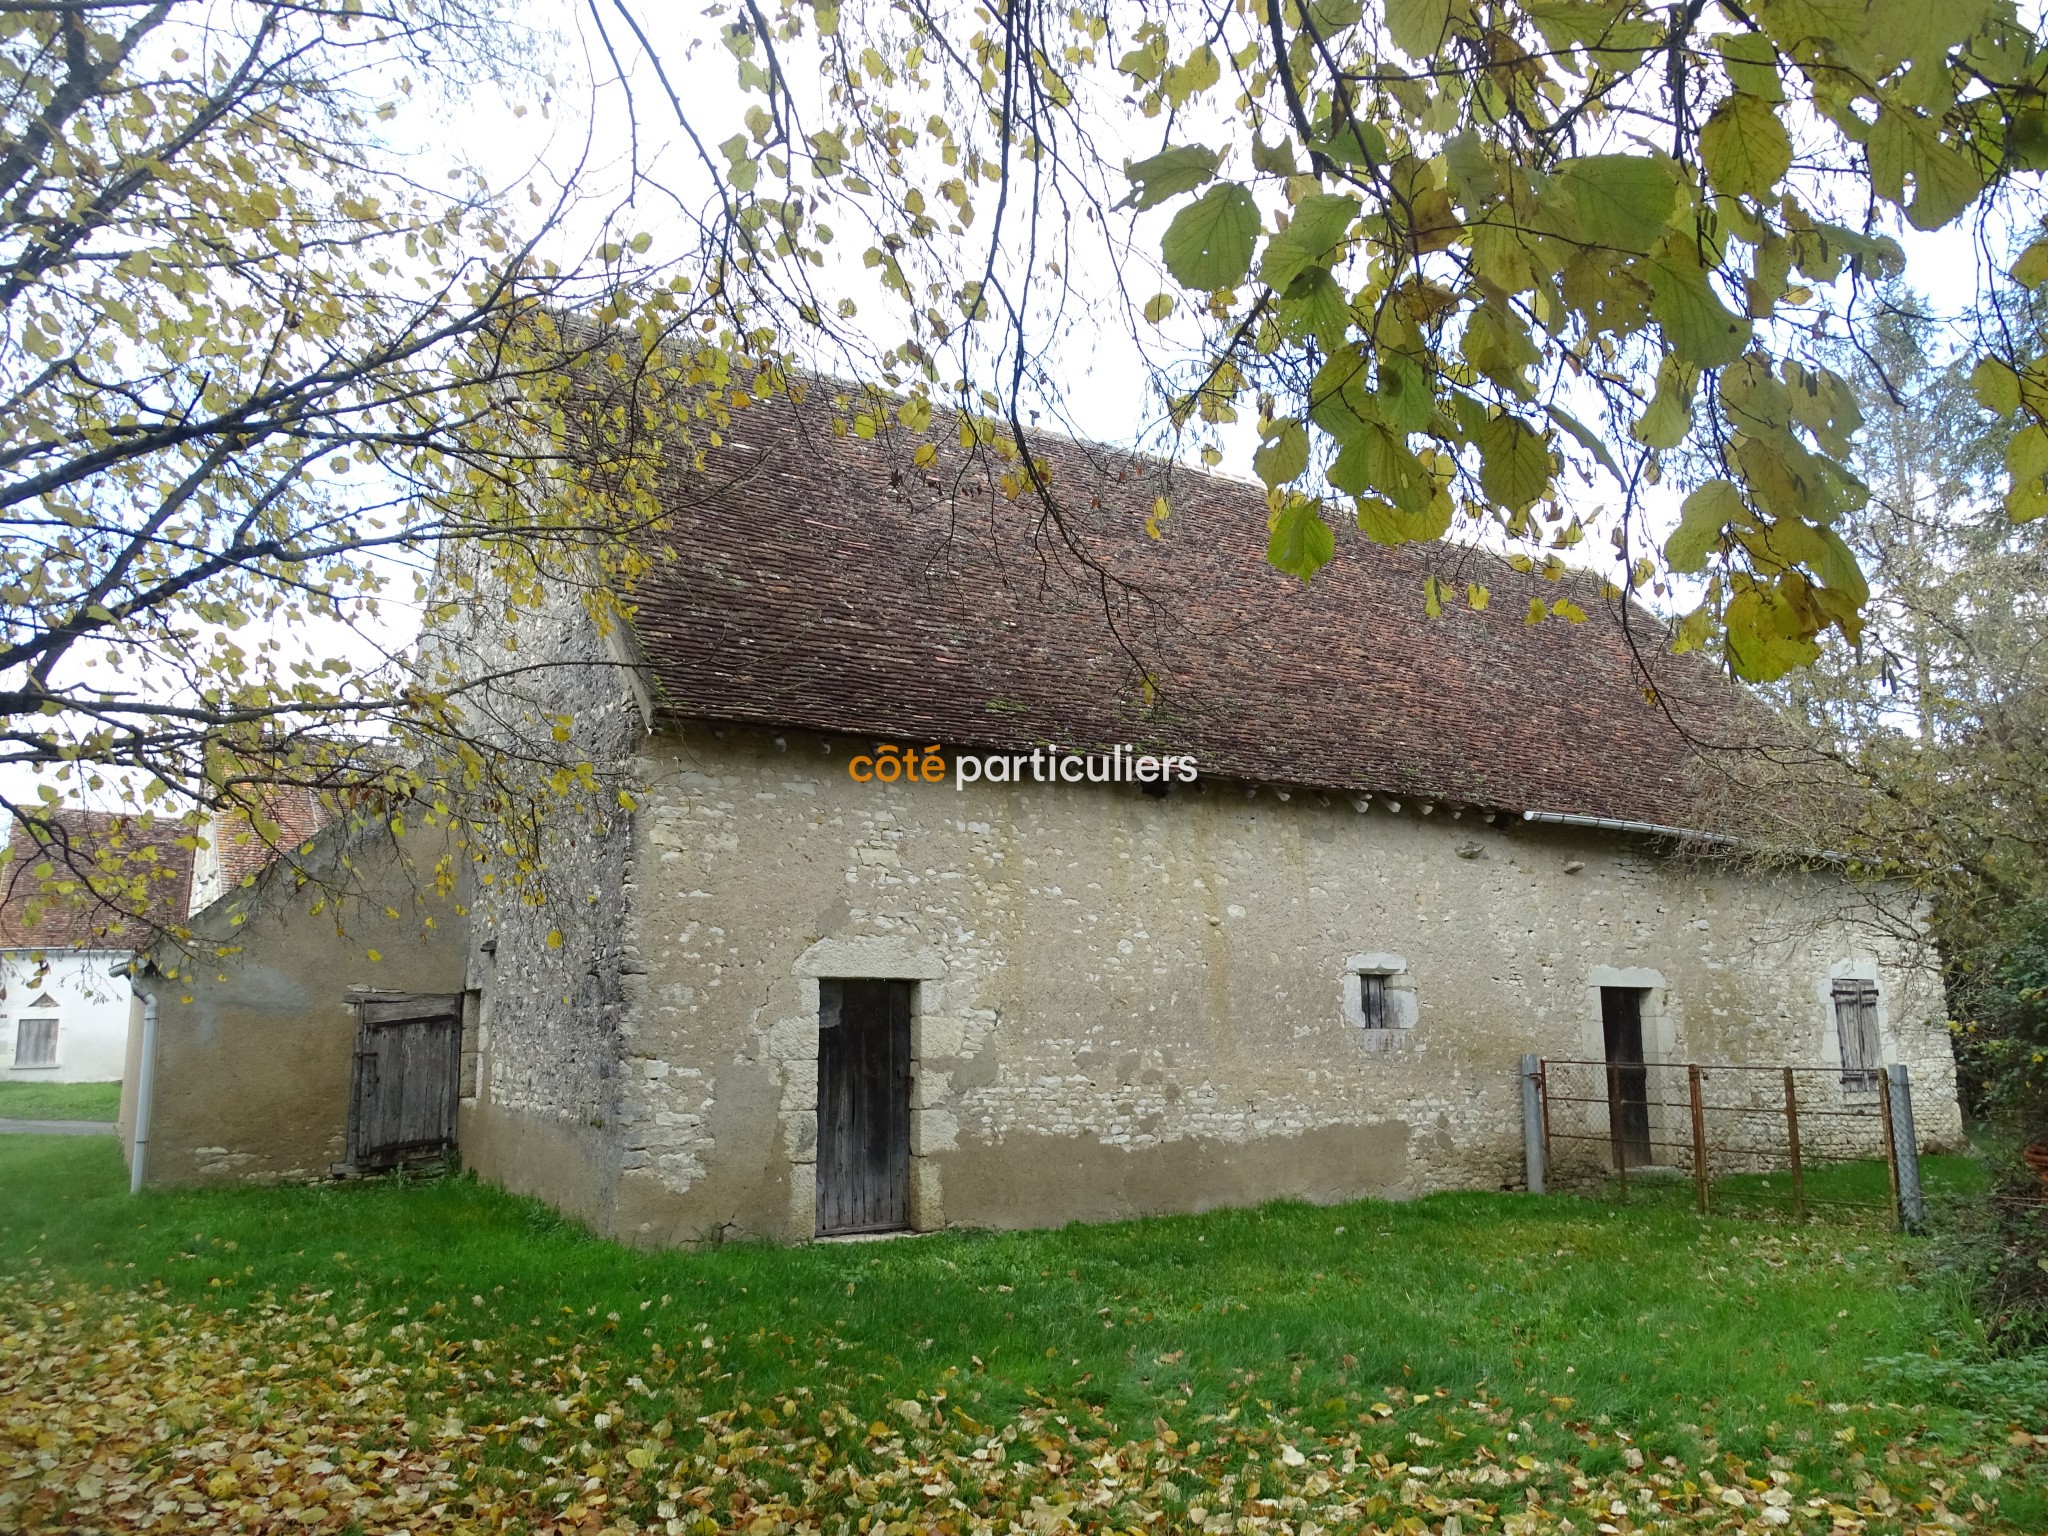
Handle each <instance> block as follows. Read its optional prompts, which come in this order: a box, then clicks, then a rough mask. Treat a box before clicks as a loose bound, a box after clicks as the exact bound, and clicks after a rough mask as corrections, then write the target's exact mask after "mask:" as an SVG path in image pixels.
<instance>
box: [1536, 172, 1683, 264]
mask: <svg viewBox="0 0 2048 1536" xmlns="http://www.w3.org/2000/svg"><path fill="white" fill-rule="evenodd" d="M1679 185H1680V182H1679V173H1678V166H1677V163H1676V162H1675V161H1672V160H1669V159H1667V158H1666V157H1664V156H1663V155H1584V156H1581V157H1580V158H1578V159H1576V160H1566V161H1564V162H1562V163H1561V164H1559V166H1558V167H1557V169H1556V170H1555V171H1553V172H1551V174H1550V175H1549V176H1548V177H1547V178H1546V179H1545V182H1544V185H1543V189H1542V190H1543V195H1544V198H1545V201H1546V205H1547V207H1548V209H1549V211H1550V213H1551V214H1552V219H1553V227H1554V229H1555V231H1556V233H1558V234H1560V235H1562V236H1563V237H1564V238H1565V239H1567V240H1572V241H1576V242H1577V243H1579V244H1582V245H1597V246H1602V247H1605V248H1608V249H1611V250H1617V251H1629V252H1632V253H1634V254H1637V255H1641V254H1644V253H1646V252H1647V251H1648V250H1649V249H1650V248H1651V247H1652V246H1653V245H1655V244H1656V243H1657V239H1658V237H1659V236H1660V235H1662V234H1663V233H1664V228H1665V226H1666V225H1667V224H1668V223H1669V222H1670V220H1671V215H1672V210H1673V208H1674V207H1675V206H1676V204H1677V201H1678V189H1679Z"/></svg>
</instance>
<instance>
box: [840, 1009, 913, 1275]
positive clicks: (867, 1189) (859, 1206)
mask: <svg viewBox="0 0 2048 1536" xmlns="http://www.w3.org/2000/svg"><path fill="white" fill-rule="evenodd" d="M909 1225H910V983H909V982H907V981H837V980H826V981H821V982H819V983H818V1235H819V1236H821V1237H826V1236H831V1235H833V1234H835V1233H842V1232H894V1231H901V1230H902V1229H903V1228H905V1227H907V1226H909Z"/></svg>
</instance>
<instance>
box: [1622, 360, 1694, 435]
mask: <svg viewBox="0 0 2048 1536" xmlns="http://www.w3.org/2000/svg"><path fill="white" fill-rule="evenodd" d="M1698 386H1699V370H1698V369H1697V368H1694V367H1693V366H1692V365H1691V364H1689V363H1684V362H1681V361H1679V359H1678V358H1676V357H1666V358H1665V359H1664V361H1663V362H1662V363H1660V364H1658V365H1657V393H1656V395H1655V397H1654V398H1652V399H1651V401H1650V404H1649V407H1648V409H1646V410H1645V411H1644V412H1643V414H1642V417H1641V419H1640V420H1638V421H1637V422H1636V424H1635V425H1634V426H1633V427H1631V428H1630V429H1629V434H1630V435H1631V436H1632V437H1634V438H1635V440H1636V441H1637V442H1639V443H1641V444H1642V445H1643V446H1644V447H1646V448H1657V449H1664V448H1676V447H1677V446H1678V445H1679V444H1680V443H1682V442H1684V441H1685V438H1686V434H1687V433H1689V432H1690V431H1692V396H1693V391H1694V390H1695V389H1696V388H1698Z"/></svg>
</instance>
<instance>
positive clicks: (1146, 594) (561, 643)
mask: <svg viewBox="0 0 2048 1536" xmlns="http://www.w3.org/2000/svg"><path fill="white" fill-rule="evenodd" d="M831 418H832V413H831V412H830V411H829V410H827V409H825V408H824V407H823V406H822V405H796V404H792V403H791V402H790V401H789V400H787V399H786V398H785V399H778V400H775V401H772V402H769V403H766V404H758V405H756V406H754V407H752V408H750V409H748V410H745V411H742V412H740V413H738V415H737V416H736V418H735V421H734V424H733V427H732V429H731V431H730V433H729V434H728V435H727V439H726V441H725V442H724V443H723V444H722V445H721V446H720V447H718V448H716V449H715V450H713V451H712V452H711V453H710V455H709V461H708V463H706V464H704V465H703V466H701V467H700V468H698V469H695V470H692V471H690V472H688V473H682V472H679V473H677V474H676V476H675V477H674V479H673V482H672V484H671V485H670V488H669V497H670V507H669V510H670V512H671V513H672V514H673V534H672V539H671V543H670V546H669V547H668V549H667V550H666V552H665V554H664V556H663V558H662V559H661V560H660V561H659V562H658V564H657V568H656V569H655V571H654V573H653V574H652V576H651V577H649V578H648V579H647V580H646V581H645V583H644V585H643V586H642V587H641V588H639V589H638V590H637V591H635V592H634V593H633V594H632V602H633V605H634V620H633V623H632V625H631V626H630V633H623V634H622V633H620V632H618V630H617V629H616V628H613V627H608V626H599V625H595V624H592V623H591V622H589V621H588V620H587V619H585V617H584V616H583V610H582V606H581V605H580V604H578V603H575V602H572V601H569V600H567V599H565V600H564V602H563V604H562V605H561V607H560V609H559V611H557V612H556V613H554V614H553V615H552V616H551V617H550V618H549V619H548V621H547V622H544V623H543V622H535V623H533V624H531V625H528V626H526V628H525V629H524V630H523V632H522V633H521V634H520V636H519V637H518V643H519V648H520V651H521V653H522V656H523V657H525V658H526V659H527V660H528V661H533V660H534V659H535V658H539V660H540V662H541V663H542V664H541V665H537V666H536V667H535V668H534V670H533V672H532V673H531V674H530V675H532V676H533V677H535V678H536V679H538V681H536V682H535V683H534V684H533V685H532V689H533V691H532V693H531V696H530V697H528V698H525V699H523V700H522V699H519V698H517V697H516V696H515V697H513V698H512V700H511V703H512V705H513V707H515V708H518V707H524V708H527V709H528V710H530V711H531V712H532V713H533V714H534V716H535V718H536V720H537V721H538V720H539V719H540V717H541V716H543V715H553V716H559V715H560V714H563V713H569V714H573V716H574V718H575V721H576V727H575V728H576V731H577V732H578V740H579V742H580V743H581V744H582V745H583V746H584V747H585V748H587V750H588V751H589V752H590V753H592V754H593V756H594V760H595V761H597V762H598V763H599V764H600V765H601V766H603V767H605V768H606V769H607V771H610V772H612V773H615V774H616V775H617V776H618V777H619V779H620V780H621V781H622V784H623V787H624V789H625V795H624V797H623V798H622V799H621V800H620V802H619V804H620V809H618V810H617V811H616V813H614V814H612V815H610V816H608V817H602V818H595V819H590V820H580V819H568V818H565V819H564V820H563V821H562V822H561V823H559V824H558V825H557V826H556V828H555V830H554V833H553V837H552V844H551V847H550V848H549V850H548V854H547V862H548V868H549V885H550V897H549V900H548V903H547V905H546V906H544V907H542V908H540V909H537V910H536V909H533V908H530V907H527V906H524V905H521V904H520V903H518V902H516V901H510V900H505V899H502V898H496V897H494V895H493V892H492V890H490V889H485V890H481V891H479V892H478V893H477V906H476V908H475V912H474V915H473V917H472V919H471V931H470V933H469V935H468V954H469V959H468V976H467V991H468V993H469V994H470V996H471V997H472V998H473V1000H474V1024H475V1029H474V1038H473V1040H472V1041H471V1042H470V1044H471V1046H472V1047H473V1070H469V1069H465V1072H464V1087H463V1097H462V1101H461V1109H460V1141H461V1148H462V1154H463V1156H464V1158H465V1160H466V1161H467V1162H468V1163H469V1165H470V1166H472V1167H474V1168H476V1169H477V1170H478V1171H479V1172H481V1173H482V1174H483V1175H485V1176H486V1177H489V1178H492V1179H495V1180H498V1181H500V1182H502V1183H504V1184H505V1185H508V1186H510V1187H511V1188H513V1189H516V1190H522V1191H527V1192H530V1193H533V1194H535V1195H538V1196H540V1197H542V1198H544V1199H546V1200H548V1201H550V1202H552V1203H554V1204H555V1205H557V1206H559V1207H561V1208H563V1209H565V1210H567V1211H569V1212H571V1213H573V1214H575V1215H577V1216H579V1217H581V1218H583V1219H585V1220H587V1221H588V1222H590V1223H591V1224H592V1225H594V1226H595V1227H596V1228H597V1229H599V1230H600V1231H603V1232H606V1233H609V1234H612V1235H615V1236H618V1237H621V1238H624V1239H627V1240H631V1241H635V1242H642V1243H690V1242H697V1241H705V1240H713V1239H716V1238H719V1237H722V1236H736V1235H751V1236H760V1237H766V1238H773V1239H781V1240H793V1241H794V1240H807V1239H810V1238H813V1237H816V1236H831V1235H836V1234H842V1233H855V1232H862V1231H882V1230H899V1229H911V1230H929V1229H933V1228H938V1227H942V1226H951V1225H984V1226H992V1227H1016V1226H1027V1225H1041V1224H1051V1223H1060V1222H1065V1221H1069V1220H1074V1219H1081V1220H1104V1219H1110V1218H1116V1217H1124V1216H1134V1215H1139V1214H1143V1213H1149V1212H1166V1211H1191V1210H1201V1209H1204V1208H1208V1207H1214V1206H1219V1205H1227V1204H1240V1203H1249V1202H1254V1201H1262V1200H1268V1199H1273V1198H1276V1197H1294V1198H1301V1199H1307V1200H1313V1201H1334V1200H1339V1199H1344V1198H1350V1197H1356V1196H1364V1195H1386V1196H1405V1195H1414V1194H1421V1193H1424V1192H1427V1191H1431V1190H1439V1189H1453V1188H1486V1189H1494V1188H1501V1187H1511V1186H1514V1185H1515V1184H1517V1183H1518V1182H1519V1180H1520V1178H1521V1168H1522V1163H1521V1111H1520V1105H1519V1100H1518V1063H1519V1059H1520V1057H1521V1056H1522V1054H1523V1053H1524V1052H1531V1051H1533V1052H1538V1053H1541V1054H1544V1055H1546V1056H1552V1057H1574V1058H1586V1059H1590V1060H1594V1061H1598V1060H1601V1059H1603V1057H1604V1056H1606V1055H1607V1054H1608V1053H1609V1052H1610V1051H1613V1052H1618V1053H1620V1059H1639V1060H1644V1061H1649V1062H1659V1061H1667V1062H1678V1061H1726V1062H1754V1063H1781V1062H1793V1063H1803V1064H1808V1065H1813V1066H1825V1065H1836V1066H1839V1067H1840V1068H1841V1069H1842V1074H1843V1077H1844V1079H1845V1081H1846V1080H1858V1081H1860V1080H1861V1079H1862V1077H1863V1076H1867V1074H1868V1069H1869V1068H1870V1067H1871V1066H1872V1065H1873V1062H1874V1059H1881V1061H1882V1062H1887V1063H1889V1062H1901V1063H1905V1064H1907V1065H1908V1066H1909V1067H1910V1069H1911V1072H1912V1075H1913V1080H1914V1083H1915V1085H1916V1098H1917V1102H1918V1112H1919V1113H1918V1119H1919V1126H1920V1130H1921V1133H1922V1139H1923V1142H1924V1143H1927V1144H1941V1143H1944V1142H1949V1141H1953V1140H1955V1139H1956V1138H1957V1137H1958V1136H1959V1134H1960V1122H1959V1117H1958V1111H1957V1106H1956V1100H1955V1093H1954V1070H1953V1064H1952V1060H1951V1057H1950V1051H1949V1043H1948V1036H1947V1034H1946V1031H1945V1027H1944V1023H1943V1013H1944V1008H1943V998H1942V993H1941V989H1940V984H1939V980H1938V975H1937V972H1936V970H1935V968H1934V966H1933V964H1932V957H1931V955H1930V954H1928V953H1925V952H1923V951H1922V950H1921V949H1920V948H1918V947H1917V946H1915V945H1913V944H1911V943H1910V942H1907V941H1904V940H1901V939H1900V938H1899V937H1898V936H1897V934H1896V932H1895V931H1888V930H1886V929H1884V928H1882V927H1881V926H1880V925H1876V924H1873V923H1869V922H1866V921H1864V920H1863V915H1864V913H1865V910H1866V908H1865V901H1866V893H1864V892H1860V891H1858V890H1857V889H1855V888H1854V887H1852V886H1851V885H1849V884H1848V883H1847V882H1845V881H1844V880H1843V879H1842V878H1840V877H1839V876H1838V875H1837V874H1836V873H1835V872H1834V871H1833V870H1832V869H1831V868H1829V867H1827V866H1825V865H1818V866H1816V867H1815V868H1813V869H1812V870H1809V871H1806V872H1779V873H1762V872H1757V871H1755V870H1753V869H1749V868H1745V867H1744V866H1743V865H1742V864H1741V863H1739V862H1736V861H1731V860H1725V859H1723V860H1716V859H1712V858H1702V857H1699V856H1697V855H1698V851H1699V849H1700V847H1701V846H1702V839H1700V838H1699V837H1697V836H1695V835H1694V833H1696V832H1697V830H1698V811H1697V803H1698V793H1697V791H1698V786H1699V783H1700V776H1701V775H1702V773H1705V772H1711V763H1710V762H1707V763H1703V762H1702V761H1701V760H1699V759H1698V758H1697V757H1696V755H1695V752H1694V749H1693V747H1692V746H1691V745H1690V743H1691V742H1692V741H1694V740H1708V741H1713V742H1716V743H1719V744H1724V745H1725V744H1727V743H1730V742H1739V741H1740V740H1741V739H1742V738H1743V734H1744V732H1745V731H1752V730H1754V728H1755V722H1756V721H1758V720H1759V719H1761V712H1760V710H1758V709H1757V708H1755V707H1754V706H1753V705H1752V704H1751V703H1750V701H1748V700H1747V699H1746V698H1745V697H1744V696H1743V695H1742V694H1741V692H1740V691H1739V690H1738V689H1737V688H1736V687H1735V686H1734V685H1733V684H1731V683H1729V682H1727V681H1726V680H1725V679H1724V678H1722V677H1720V676H1718V675H1717V674H1715V673H1713V672H1712V671H1711V670H1710V669H1709V668H1707V667H1705V666H1703V665H1701V664H1699V663H1698V661H1697V658H1684V657H1673V656H1671V655H1669V654H1668V648H1667V644H1666V636H1665V634H1664V631H1663V630H1662V628H1661V627H1660V626H1659V625H1658V624H1656V623H1655V622H1654V621H1653V620H1652V619H1651V618H1650V617H1649V616H1648V615H1646V614H1645V613H1644V612H1642V611H1641V610H1640V609H1638V608H1634V607H1632V606H1629V605H1627V604H1624V603H1621V602H1619V601H1616V600H1613V599H1612V598H1611V596H1607V595H1603V593H1602V590H1601V588H1600V586H1599V584H1598V583H1597V582H1595V581H1593V580H1592V579H1590V578H1586V577H1583V576H1567V575H1563V574H1562V573H1556V579H1551V577H1549V576H1547V575H1546V573H1544V572H1543V571H1541V570H1537V571H1532V572H1518V571H1517V570H1515V569H1512V568H1510V567H1509V566H1508V565H1507V564H1506V563H1504V562H1502V561H1499V560H1497V559H1495V558H1493V557H1491V556H1489V555H1486V554H1483V553H1480V552H1477V551H1473V550H1469V549H1461V548H1457V547H1454V546H1450V545H1445V544H1431V545H1407V546H1399V547H1386V546H1382V545H1377V544H1373V543H1370V542H1367V541H1366V540H1364V539H1362V538H1360V537H1357V536H1344V535H1341V534H1340V536H1339V538H1338V543H1337V551H1336V557H1335V560H1334V561H1333V563H1332V564H1331V565H1330V566H1329V567H1328V568H1327V569H1326V570H1324V571H1323V572H1322V573H1321V574H1320V575H1319V576H1318V577H1317V578H1316V579H1315V581H1314V582H1313V583H1311V584H1307V585H1304V584H1303V583H1301V582H1299V581H1297V580H1294V579H1292V578H1290V577H1288V576H1285V575H1283V574H1281V573H1279V572H1277V571H1275V570H1273V569H1271V568H1270V567H1269V566H1268V565H1267V563H1266V562H1265V559H1264V544H1265V539H1266V528H1267V521H1266V520H1267V508H1266V503H1265V498H1264V495H1263V492H1262V491H1261V490H1260V489H1259V488H1257V487H1253V486H1246V485H1243V484H1239V483H1235V482H1231V481H1227V480H1223V479H1217V478H1211V477H1204V476H1199V475H1193V474H1189V473H1188V472H1186V471H1185V470H1181V469H1173V470H1171V471H1169V470H1168V469H1167V468H1166V467H1165V466H1162V465H1160V464H1158V463H1156V462H1153V461H1149V460H1142V459H1134V458H1132V457H1130V456H1128V455H1126V454H1122V453H1114V452H1111V451H1109V450H1105V449H1096V448H1090V447H1087V446H1085V445H1081V444H1076V443H1071V442H1066V441H1053V440H1047V441H1045V442H1043V443H1042V444H1041V445H1040V451H1041V452H1042V453H1043V455H1044V459H1045V469H1046V472H1047V474H1048V475H1049V477H1050V482H1051V484H1052V485H1053V486H1054V487H1055V488H1056V489H1057V491H1058V493H1059V495H1060V498H1061V501H1062V504H1063V505H1064V506H1065V507H1066V508H1067V509H1068V510H1067V513H1066V516H1065V518H1064V520H1063V521H1062V522H1060V523H1057V524H1055V523H1051V522H1049V521H1048V520H1047V519H1046V518H1045V517H1044V515H1043V514H1042V510H1041V508H1040V507H1039V506H1038V505H1037V504H1036V503H1035V502H1034V501H1033V499H1032V498H1031V497H1030V496H1029V495H1028V494H1025V495H1021V496H1017V495H1012V494H1009V493H1011V492H1014V491H1015V489H1016V487H1015V485H1014V483H1013V484H1011V485H1008V486H1005V485H1004V484H1003V482H1002V479H1001V470H1002V466H1001V465H1000V464H995V465H992V466H988V465H984V464H982V463H981V462H979V461H977V460H974V459H970V458H968V457H967V456H965V455H964V454H957V453H954V452H952V451H948V452H944V453H942V454H941V455H940V456H939V458H938V460H937V461H936V462H934V463H931V464H930V465H928V466H926V467H914V465H913V461H912V460H911V458H910V456H909V453H908V450H907V449H906V448H904V447H903V446H902V445H896V446H894V447H892V446H891V445H890V444H888V443H887V442H886V441H885V440H881V439H878V440H874V441H867V440H861V439H858V438H855V437H853V436H848V435H843V434H841V433H838V432H836V431H835V430H834V428H833V426H832V420H831ZM1162 494H1165V495H1166V496H1167V497H1168V498H1169V502H1170V507H1171V515H1170V516H1169V517H1167V518H1166V519H1165V520H1164V522H1163V523H1161V522H1159V521H1158V519H1157V518H1156V516H1155V512H1156V503H1157V499H1158V498H1159V497H1160V496H1161V495H1162ZM1148 523H1149V526H1148ZM1432 577H1437V578H1441V580H1442V581H1443V582H1444V583H1445V584H1446V587H1447V588H1448V589H1449V591H1450V592H1451V593H1452V594H1453V596H1452V598H1451V600H1449V601H1447V602H1445V603H1444V605H1443V611H1442V614H1441V616H1440V617H1436V618H1429V617H1425V615H1424V590H1425V583H1426V582H1427V581H1428V580H1429V579H1430V578H1432ZM1480 587H1483V588H1485V589H1487V593H1486V597H1487V599H1488V600H1486V601H1484V603H1483V606H1481V605H1480V604H1479V603H1475V602H1474V601H1471V600H1470V594H1469V593H1468V589H1474V588H1480ZM1538 619H1540V620H1541V621H1540V622H1536V620H1538ZM444 638H445V639H446V641H447V643H451V644H473V645H475V646H477V647H478V648H479V653H480V654H479V664H480V665H489V664H491V663H492V657H491V655H490V654H487V653H489V652H490V649H491V648H492V647H494V646H496V645H499V644H501V643H502V642H503V640H504V638H505V637H504V636H502V635H500V634H498V633H496V632H494V631H491V630H488V629H484V628H479V629H478V630H477V631H475V632H474V633H472V634H469V635H467V636H464V637H444ZM1650 684H1654V687H1651V686H1648V685H1650ZM513 692H514V694H515V695H516V690H514V691H513ZM1845 988H1846V989H1847V990H1846V991H1845ZM1845 996H1847V997H1850V998H1852V999H1853V1001H1852V1002H1851V1003H1850V1004H1849V1005H1847V1006H1845V1005H1844V1003H1843V998H1844V997H1845Z"/></svg>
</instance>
